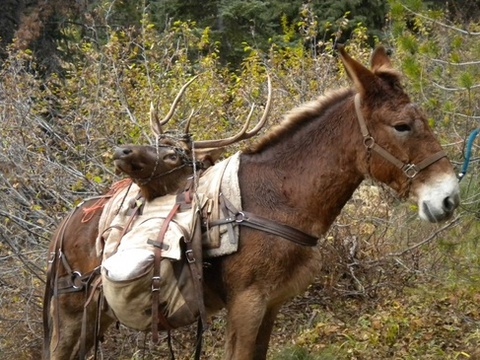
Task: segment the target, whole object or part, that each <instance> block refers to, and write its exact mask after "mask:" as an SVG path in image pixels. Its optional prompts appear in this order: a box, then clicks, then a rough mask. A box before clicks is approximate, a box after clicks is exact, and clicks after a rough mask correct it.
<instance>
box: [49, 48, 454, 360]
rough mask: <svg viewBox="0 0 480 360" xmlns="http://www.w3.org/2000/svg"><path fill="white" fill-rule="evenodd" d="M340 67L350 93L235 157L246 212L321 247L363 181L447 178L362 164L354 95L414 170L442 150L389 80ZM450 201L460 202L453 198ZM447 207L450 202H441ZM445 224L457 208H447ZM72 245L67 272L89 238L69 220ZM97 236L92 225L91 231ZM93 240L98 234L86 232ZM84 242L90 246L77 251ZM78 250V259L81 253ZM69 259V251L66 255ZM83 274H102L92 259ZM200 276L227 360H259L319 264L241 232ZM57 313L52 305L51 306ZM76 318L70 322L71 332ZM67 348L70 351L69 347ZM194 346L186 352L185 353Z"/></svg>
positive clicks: (384, 141) (378, 162)
mask: <svg viewBox="0 0 480 360" xmlns="http://www.w3.org/2000/svg"><path fill="white" fill-rule="evenodd" d="M341 56H342V60H343V62H344V64H345V66H346V68H347V72H348V74H349V76H350V77H351V78H352V80H353V82H354V83H355V85H356V89H355V90H341V91H339V92H335V93H332V94H331V95H329V96H328V97H324V98H321V100H319V101H316V102H312V103H310V104H308V105H305V106H302V107H300V108H299V109H297V110H294V111H293V112H292V113H291V114H290V115H289V117H288V118H287V119H286V120H285V122H284V123H283V124H282V125H280V127H278V128H277V129H276V130H274V131H273V132H272V133H271V134H269V135H267V136H266V137H264V138H263V139H262V140H261V141H260V142H259V143H258V144H256V145H255V146H254V147H252V148H251V149H249V150H248V151H245V152H244V153H243V154H241V157H240V169H239V182H240V188H241V193H242V206H243V209H244V210H246V211H249V212H251V213H254V214H256V215H259V216H263V217H267V218H270V219H272V220H274V221H277V222H281V223H284V224H288V225H290V226H293V227H295V228H297V229H300V230H302V231H304V232H306V233H308V234H311V235H314V236H318V237H321V236H322V235H323V234H324V233H325V232H326V231H327V230H328V228H329V227H330V225H331V224H332V222H333V221H334V219H335V218H336V216H337V215H338V214H339V212H340V211H341V209H342V207H343V206H344V205H345V203H346V202H347V201H348V199H349V198H350V197H351V195H352V194H353V192H354V191H355V189H356V188H357V187H358V186H359V184H360V183H361V181H362V180H363V179H364V177H365V176H371V177H373V178H375V179H376V180H378V181H381V182H383V183H385V184H387V185H388V186H390V187H392V188H393V189H394V190H396V191H398V192H400V193H406V192H407V190H408V189H411V190H412V192H413V193H415V192H416V189H417V188H418V187H419V186H421V185H423V184H425V183H430V182H432V180H434V181H433V182H434V183H439V182H440V181H441V179H443V178H444V177H445V176H448V178H449V179H451V178H452V176H454V173H453V169H452V166H451V164H450V162H449V161H448V159H446V158H442V159H441V160H439V161H437V162H435V163H434V164H432V165H431V166H429V167H428V168H426V169H425V170H423V171H422V172H421V173H419V174H418V175H417V177H415V178H414V179H413V180H412V182H411V183H409V182H407V181H406V178H405V175H404V174H403V172H402V171H401V170H400V169H398V168H396V167H395V166H393V165H392V164H390V163H389V162H387V161H385V160H384V159H383V158H382V157H380V156H378V155H377V154H371V155H370V156H367V150H366V149H365V147H364V145H363V138H362V135H361V133H360V129H359V126H358V123H357V117H356V113H355V109H354V104H353V95H354V93H355V92H358V93H360V94H361V96H362V112H363V113H364V116H365V118H366V119H367V121H368V127H369V129H370V131H371V133H372V135H373V136H374V137H375V139H377V141H378V142H379V143H381V145H382V146H383V147H384V148H385V149H387V150H388V151H390V152H391V153H392V154H393V155H395V156H396V157H397V158H399V159H401V160H402V161H419V160H422V159H425V158H426V157H428V156H429V155H431V154H433V153H435V152H437V151H439V150H440V149H441V147H440V145H439V143H438V142H437V141H436V140H435V138H434V136H433V134H432V132H431V130H430V129H429V128H428V125H427V121H426V118H425V116H423V115H422V114H421V113H420V112H419V111H418V109H416V108H415V107H412V106H409V105H408V103H409V101H408V97H407V95H406V94H405V93H404V92H403V90H401V88H399V86H398V83H397V81H392V78H391V77H390V76H386V77H383V76H382V77H379V76H377V75H375V74H374V73H373V72H372V71H370V70H368V69H367V68H365V67H364V66H363V65H361V64H359V63H358V62H356V61H355V60H353V59H351V58H350V57H349V56H348V54H346V53H345V52H344V50H343V49H341ZM384 68H387V69H389V68H390V62H389V60H388V58H387V56H386V54H385V51H384V50H383V48H379V49H377V50H376V51H375V52H374V55H373V56H372V69H374V70H375V69H377V71H380V70H378V69H382V74H386V72H385V71H384V70H383V69H384ZM397 123H407V124H408V125H409V126H410V127H411V131H410V132H409V133H408V134H407V135H405V134H400V135H399V134H398V133H396V132H395V131H394V128H393V126H394V125H395V124H397ZM452 196H456V197H458V194H456V193H455V194H453V195H452ZM443 200H444V201H446V200H447V199H443ZM452 204H453V205H452V206H451V207H450V208H449V209H448V210H445V211H448V214H446V216H448V215H451V213H452V212H453V209H454V208H455V206H456V205H457V204H458V200H457V199H455V201H453V200H452ZM71 221H72V224H69V228H70V229H75V230H71V236H72V238H69V239H65V240H66V241H65V247H64V251H65V253H67V257H69V261H70V263H71V265H72V267H73V268H75V267H76V266H81V267H82V268H86V267H85V257H88V256H89V255H88V254H89V252H88V251H87V249H89V246H90V247H91V246H92V245H93V243H94V237H93V236H89V237H82V238H79V237H77V235H76V234H78V233H80V232H81V231H78V230H77V229H78V228H77V227H76V226H82V225H79V224H78V223H77V220H76V218H73V219H72V220H71ZM83 226H91V227H95V226H96V224H95V223H94V222H92V223H91V224H90V225H83ZM89 231H91V232H92V235H93V233H95V230H92V229H89ZM82 242H86V243H88V244H89V246H86V247H85V246H84V244H83V245H81V243H82ZM81 247H82V248H83V247H85V249H84V250H82V251H83V252H82V251H79V249H80V248H81ZM74 249H75V250H76V251H73V250H74ZM89 262H90V264H89V266H94V265H98V264H99V259H94V258H90V259H89ZM209 262H210V263H211V266H209V267H207V268H206V269H205V302H206V305H207V307H208V308H209V310H210V311H215V310H218V309H219V308H221V307H226V309H227V329H226V348H225V358H226V359H234V360H251V359H255V360H259V359H265V358H266V355H267V350H268V343H269V339H270V334H271V332H272V329H273V325H274V321H275V317H276V315H277V313H278V310H279V308H280V306H281V305H282V304H283V303H284V302H285V301H287V300H289V299H291V298H292V297H293V296H295V295H297V294H299V293H300V292H301V291H303V290H304V289H305V288H306V287H307V286H308V284H309V283H310V282H311V281H312V279H313V277H314V276H315V274H316V273H317V272H318V270H319V268H320V267H321V264H322V252H321V248H320V247H313V248H309V247H304V246H301V245H297V244H295V243H293V242H290V241H288V240H286V239H283V238H281V237H277V236H274V235H271V234H269V233H266V232H263V231H259V230H254V229H251V228H246V227H240V242H239V250H238V252H236V253H235V254H233V255H229V256H224V257H220V258H214V259H209ZM82 301H83V297H82V296H78V297H76V298H74V295H72V296H68V297H67V296H65V295H62V296H60V302H59V306H58V312H59V314H60V315H61V317H63V316H67V318H68V319H69V323H68V326H71V327H73V328H74V329H77V330H78V328H79V327H80V326H81V324H80V323H81V321H80V319H81V313H80V312H79V309H80V308H81V305H80V304H81V303H82ZM54 304H55V303H54ZM75 317H76V319H77V321H76V322H75ZM77 333H78V331H76V332H75V331H74V330H72V328H70V329H69V331H68V333H67V335H66V336H63V338H61V343H62V346H61V348H57V349H56V350H55V351H53V348H52V351H51V353H50V356H51V358H52V359H69V358H73V357H74V356H75V354H76V353H75V352H72V351H63V350H60V349H64V348H68V349H70V350H71V349H72V348H73V347H74V346H76V345H72V344H75V343H76V342H77V341H78V337H77V336H75V335H71V334H77ZM67 344H68V345H67ZM192 346H193V345H192Z"/></svg>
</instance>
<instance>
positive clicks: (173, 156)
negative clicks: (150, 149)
mask: <svg viewBox="0 0 480 360" xmlns="http://www.w3.org/2000/svg"><path fill="white" fill-rule="evenodd" d="M177 158H178V156H177V154H168V155H166V156H165V160H167V159H168V160H170V161H176V160H177Z"/></svg>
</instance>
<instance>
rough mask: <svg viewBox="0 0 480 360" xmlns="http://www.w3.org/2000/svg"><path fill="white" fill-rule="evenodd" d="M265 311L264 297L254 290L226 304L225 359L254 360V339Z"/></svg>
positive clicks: (247, 291) (245, 291) (243, 293)
mask: <svg viewBox="0 0 480 360" xmlns="http://www.w3.org/2000/svg"><path fill="white" fill-rule="evenodd" d="M266 310H267V306H266V301H265V299H264V297H263V296H262V294H261V292H259V291H258V290H257V289H254V288H252V289H247V290H244V291H243V292H241V293H240V294H237V295H236V296H235V297H233V298H232V299H230V301H229V302H228V304H227V333H226V348H225V359H228V360H252V359H254V356H255V352H256V350H255V348H256V339H257V337H258V331H259V329H260V327H261V324H262V322H263V319H264V316H265V313H266Z"/></svg>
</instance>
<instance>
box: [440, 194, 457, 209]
mask: <svg viewBox="0 0 480 360" xmlns="http://www.w3.org/2000/svg"><path fill="white" fill-rule="evenodd" d="M457 205H458V197H456V196H447V197H446V198H445V199H443V210H445V211H447V212H452V211H453V210H455V208H456V207H457Z"/></svg>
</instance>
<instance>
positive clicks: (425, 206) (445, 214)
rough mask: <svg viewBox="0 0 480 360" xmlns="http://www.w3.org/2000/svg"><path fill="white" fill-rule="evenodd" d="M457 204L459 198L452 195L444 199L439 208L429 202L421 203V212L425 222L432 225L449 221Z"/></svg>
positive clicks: (456, 195)
mask: <svg viewBox="0 0 480 360" xmlns="http://www.w3.org/2000/svg"><path fill="white" fill-rule="evenodd" d="M459 204H460V196H459V195H458V194H454V195H450V196H447V197H445V198H444V199H443V201H442V203H441V207H435V206H434V205H433V204H432V203H431V202H429V201H424V202H423V203H422V208H421V210H422V211H421V212H422V214H423V215H424V217H425V220H428V221H430V222H432V223H438V222H442V221H445V220H448V219H450V218H451V217H452V215H453V213H454V211H455V209H456V208H457V207H458V205H459Z"/></svg>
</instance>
